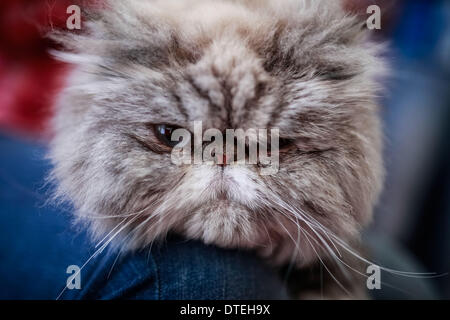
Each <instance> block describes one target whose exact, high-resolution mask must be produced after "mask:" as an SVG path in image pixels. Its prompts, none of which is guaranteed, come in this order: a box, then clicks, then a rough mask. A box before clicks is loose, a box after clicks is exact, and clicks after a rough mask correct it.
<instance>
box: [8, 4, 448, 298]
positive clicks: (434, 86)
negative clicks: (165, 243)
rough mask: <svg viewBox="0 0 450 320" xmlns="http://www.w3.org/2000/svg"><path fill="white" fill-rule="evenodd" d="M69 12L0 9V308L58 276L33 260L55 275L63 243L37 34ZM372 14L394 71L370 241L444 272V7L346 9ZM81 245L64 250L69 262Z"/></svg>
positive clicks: (50, 7)
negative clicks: (52, 197) (51, 194)
mask: <svg viewBox="0 0 450 320" xmlns="http://www.w3.org/2000/svg"><path fill="white" fill-rule="evenodd" d="M70 4H71V1H65V0H57V1H55V0H34V1H28V0H2V1H0V288H1V289H0V298H36V297H41V298H42V297H54V296H55V292H54V290H53V289H50V288H49V286H48V285H46V284H48V282H49V281H53V282H54V281H55V280H57V281H61V283H63V284H64V283H65V280H64V279H65V276H66V275H65V273H64V272H61V276H60V278H58V279H54V274H53V273H52V272H51V271H49V270H48V268H45V267H40V264H39V263H36V261H40V260H42V259H46V263H47V265H48V264H52V265H54V266H55V268H56V266H58V267H59V266H60V265H61V269H60V270H64V268H65V267H64V266H63V265H62V260H63V259H62V257H63V253H61V252H60V251H59V250H58V249H57V246H56V245H55V241H59V240H58V239H60V241H65V240H63V239H65V238H63V237H62V236H61V235H62V234H64V232H67V230H68V227H69V226H68V225H67V222H66V221H67V219H66V215H67V214H68V212H65V211H64V210H61V209H60V208H55V207H54V206H52V205H47V204H46V199H47V193H48V189H47V187H46V186H45V175H46V173H47V171H48V170H49V167H50V166H49V163H48V161H46V160H45V157H44V156H45V150H46V141H47V138H48V134H49V133H48V130H47V129H46V128H47V124H48V118H49V116H50V115H51V112H52V105H53V103H54V99H55V95H56V94H57V92H58V90H60V88H61V87H62V85H63V81H64V78H65V76H66V75H67V72H69V68H68V67H67V66H65V65H63V64H61V63H59V62H56V61H54V60H53V59H52V58H51V57H50V56H49V54H48V50H49V49H50V48H53V47H54V44H52V43H51V42H50V41H48V40H44V38H43V31H42V30H43V29H42V27H49V26H50V27H53V28H64V27H65V21H66V18H67V17H68V14H67V13H66V8H67V7H68V6H69V5H70ZM370 4H378V5H379V6H380V7H381V8H382V17H383V19H382V26H381V27H382V28H381V30H376V31H373V32H374V36H375V37H376V38H377V39H378V40H380V41H388V43H389V44H390V50H389V52H388V53H387V56H388V60H389V61H390V64H391V69H392V75H391V77H390V78H389V79H387V80H386V81H385V87H386V94H385V95H384V96H383V98H382V101H381V102H382V105H383V109H382V115H383V119H384V131H385V144H386V147H385V161H386V167H387V179H386V184H385V192H384V194H383V196H382V198H381V200H380V203H379V205H378V207H377V208H376V215H375V219H374V223H373V225H372V227H371V230H370V233H371V234H374V235H376V236H377V237H381V238H383V239H384V240H386V241H389V243H393V244H394V245H395V246H397V247H398V248H400V250H401V251H402V252H405V254H406V255H407V256H409V258H410V259H412V260H415V261H416V263H417V264H418V265H421V270H426V271H429V272H436V273H439V274H440V273H446V272H449V271H450V147H449V146H450V126H449V125H448V124H449V120H450V90H449V89H450V87H449V84H450V81H449V80H450V1H447V0H440V1H439V0H435V1H431V0H428V1H427V0H423V1H419V0H408V1H402V0H397V1H395V0H393V1H366V0H361V1H351V0H350V1H347V5H348V8H349V10H357V11H358V12H359V13H360V14H365V8H367V6H368V5H370ZM61 211H62V212H61ZM36 217H38V219H36ZM55 230H57V234H56V235H55ZM58 237H60V238H58ZM82 245H83V244H82V243H81V242H77V241H76V240H73V241H71V242H70V243H66V246H67V250H68V251H70V250H74V251H75V250H76V248H78V247H79V246H82ZM71 258H72V259H74V260H76V258H78V257H75V256H73V257H71ZM64 263H65V262H64ZM31 267H32V268H31ZM11 270H14V272H13V273H11ZM30 270H32V271H30ZM406 271H416V270H406ZM27 282H33V283H34V286H33V287H32V288H30V286H29V285H27V284H26V283H27ZM430 283H431V287H432V290H433V292H434V293H433V297H436V298H445V299H449V298H450V276H442V277H438V278H435V279H432V280H430Z"/></svg>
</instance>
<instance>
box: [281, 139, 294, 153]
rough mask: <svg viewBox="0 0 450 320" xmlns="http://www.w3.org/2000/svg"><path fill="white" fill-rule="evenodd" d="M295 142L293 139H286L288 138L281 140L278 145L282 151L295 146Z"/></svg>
mask: <svg viewBox="0 0 450 320" xmlns="http://www.w3.org/2000/svg"><path fill="white" fill-rule="evenodd" d="M294 142H295V141H294V140H293V139H286V138H280V139H279V142H278V145H279V148H280V150H282V149H286V148H289V147H290V146H292V145H293V144H294Z"/></svg>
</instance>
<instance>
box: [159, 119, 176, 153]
mask: <svg viewBox="0 0 450 320" xmlns="http://www.w3.org/2000/svg"><path fill="white" fill-rule="evenodd" d="M179 128H180V127H176V126H171V125H166V124H157V125H155V127H154V129H155V135H156V137H157V138H158V140H159V141H160V142H161V143H163V144H164V145H166V146H167V147H170V148H173V147H175V146H176V145H177V144H178V143H179V142H180V141H172V134H173V132H174V131H175V130H176V129H179Z"/></svg>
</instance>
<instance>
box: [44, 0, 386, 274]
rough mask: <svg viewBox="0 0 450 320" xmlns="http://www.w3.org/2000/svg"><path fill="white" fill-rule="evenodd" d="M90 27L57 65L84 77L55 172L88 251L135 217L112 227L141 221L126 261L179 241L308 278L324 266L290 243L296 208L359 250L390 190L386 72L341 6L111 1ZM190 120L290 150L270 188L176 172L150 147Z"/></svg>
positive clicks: (74, 94) (214, 170)
mask: <svg viewBox="0 0 450 320" xmlns="http://www.w3.org/2000/svg"><path fill="white" fill-rule="evenodd" d="M90 17H92V18H91V19H88V21H87V22H86V23H85V24H84V25H83V26H84V28H85V30H84V32H83V33H81V34H73V33H66V34H56V35H55V38H57V39H59V40H60V41H62V42H63V43H64V44H65V46H66V47H67V48H68V50H66V51H65V52H60V53H58V54H57V55H58V56H59V57H60V58H61V59H64V60H66V61H69V62H71V63H73V64H75V66H76V68H75V70H74V72H73V74H72V76H71V78H70V80H69V81H68V85H67V88H66V89H65V91H64V92H63V94H62V95H61V97H60V100H59V104H58V109H57V112H56V115H55V117H54V120H53V129H54V138H53V140H52V143H51V151H50V158H51V159H52V161H53V164H54V169H53V174H52V176H53V177H54V179H55V180H56V181H57V183H58V196H62V197H67V198H68V199H70V201H72V202H73V203H74V205H75V207H76V209H77V212H78V217H79V220H80V221H81V222H85V223H87V224H88V225H89V228H90V230H91V231H92V234H93V235H94V236H96V237H97V238H101V236H102V235H104V234H105V233H107V232H109V231H110V230H111V229H113V228H114V227H115V226H116V225H117V224H118V223H120V222H122V221H123V220H124V219H125V220H126V222H129V220H131V217H132V216H131V217H130V216H128V217H115V218H114V217H113V216H118V215H127V214H131V213H136V212H140V215H139V217H138V218H136V219H135V220H134V221H132V222H130V223H129V224H128V225H127V226H126V227H125V228H124V230H123V232H121V234H120V236H118V237H117V239H122V240H123V239H125V240H123V241H120V240H117V242H116V243H118V244H120V245H121V246H122V247H125V248H127V249H138V248H142V247H145V246H146V245H148V244H150V243H151V242H153V241H154V240H156V239H159V238H161V237H162V236H164V235H165V234H166V233H167V232H177V233H179V234H181V235H183V236H185V237H187V238H195V239H201V240H203V241H205V242H206V243H213V244H216V245H219V246H222V247H238V248H250V249H256V250H258V251H259V252H261V253H262V254H263V255H265V256H268V257H270V258H271V259H272V261H274V262H276V263H279V264H283V263H286V262H288V261H289V260H290V259H291V258H292V257H293V256H295V257H296V262H297V264H298V265H300V266H301V265H307V264H310V263H312V262H313V261H316V259H317V256H316V255H315V253H314V251H313V250H312V249H311V245H310V243H308V242H307V241H304V240H303V241H300V242H299V244H298V247H296V245H295V243H294V242H293V241H292V238H294V239H297V236H298V227H297V225H296V224H295V223H294V222H293V221H294V217H293V216H292V217H291V216H290V213H289V212H288V211H285V210H284V209H282V208H283V205H282V204H288V205H289V206H290V207H292V208H295V209H298V210H301V211H302V212H304V213H305V214H308V215H310V216H312V217H313V218H314V219H315V220H317V221H318V222H320V224H322V225H323V226H325V227H326V228H328V229H329V230H330V231H331V232H333V233H334V234H336V235H337V236H339V237H340V238H342V239H344V240H347V241H352V240H353V239H355V238H357V237H358V234H359V231H360V229H361V227H362V226H364V225H366V224H367V223H368V222H369V221H370V219H371V216H372V208H373V205H374V203H375V201H376V200H377V197H378V194H379V192H380V189H381V185H382V177H383V166H382V159H381V134H380V124H379V119H378V107H377V105H376V102H375V98H376V95H377V91H378V85H377V82H376V81H377V77H378V76H380V75H382V74H383V72H384V64H383V61H382V60H381V59H380V58H379V57H378V56H379V51H380V49H381V47H380V46H379V45H376V44H374V43H371V42H370V41H369V39H368V34H367V33H368V31H367V30H366V29H365V28H363V22H362V21H360V20H358V19H357V18H356V17H353V16H351V15H347V14H346V13H344V11H343V10H342V9H341V8H340V5H339V2H338V1H324V0H321V1H317V0H314V1H308V0H295V1H289V0H286V1H280V0H273V1H269V0H263V1H261V0H254V1H250V0H248V1H244V0H242V1H238V0H236V1H231V0H230V1H226V0H215V1H214V0H209V1H208V0H161V1H151V0H148V1H138V0H131V1H109V5H108V6H107V7H106V8H105V9H103V10H100V11H99V12H95V13H94V14H92V13H90ZM194 120H201V121H203V127H204V129H205V130H206V129H208V128H218V129H226V128H242V129H244V130H246V129H248V128H268V129H270V128H275V127H276V128H279V129H280V136H281V137H282V138H285V139H292V140H295V147H294V148H291V149H289V150H288V151H286V152H284V153H282V154H281V155H280V170H279V172H278V173H277V174H275V175H273V176H262V175H260V174H259V171H258V168H257V166H248V165H247V166H230V167H227V168H226V169H225V171H222V168H221V167H219V166H217V167H216V166H209V165H189V166H182V167H177V166H176V165H174V164H172V163H171V160H170V154H168V153H157V152H152V151H151V150H149V149H148V148H146V147H145V143H151V141H154V136H153V131H152V130H151V128H150V126H151V125H152V124H161V123H163V124H172V125H177V126H180V127H186V128H189V129H190V128H191V126H192V121H194ZM140 142H144V144H143V143H140ZM98 216H101V217H108V216H109V217H111V218H110V219H99V218H98ZM302 227H304V228H306V229H307V228H308V227H307V226H306V225H304V224H303V225H302ZM310 234H311V235H314V234H313V233H312V232H310ZM127 236H128V237H127ZM298 250H300V252H299V253H298V254H296V255H294V251H298ZM317 251H318V252H319V253H320V254H321V255H327V254H329V253H328V252H326V250H324V249H323V248H320V247H318V248H317Z"/></svg>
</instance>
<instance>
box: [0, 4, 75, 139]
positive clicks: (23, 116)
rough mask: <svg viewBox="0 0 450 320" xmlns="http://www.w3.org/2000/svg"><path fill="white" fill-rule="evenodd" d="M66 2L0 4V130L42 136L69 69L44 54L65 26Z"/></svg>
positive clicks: (45, 131) (66, 15) (51, 46)
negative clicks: (53, 35)
mask: <svg viewBox="0 0 450 320" xmlns="http://www.w3.org/2000/svg"><path fill="white" fill-rule="evenodd" d="M72 2H73V1H68V0H34V1H29V0H2V1H0V129H1V130H7V131H9V132H11V131H13V132H15V133H19V134H25V135H27V136H33V137H43V136H45V135H46V134H47V133H48V131H47V123H48V122H47V120H48V118H49V116H50V115H51V106H52V105H53V102H54V99H55V96H56V93H57V92H58V90H59V89H60V88H61V87H62V84H63V79H64V75H65V73H66V72H67V70H68V66H67V65H64V64H63V63H61V62H58V61H55V60H54V59H53V58H52V57H51V56H50V54H49V53H48V51H49V49H50V48H54V47H55V44H54V43H52V42H51V41H50V40H48V39H45V34H46V33H47V32H49V31H50V30H51V29H52V28H62V27H64V26H65V23H66V22H65V17H68V16H69V14H67V13H66V9H67V7H68V6H69V5H70V4H71V3H72Z"/></svg>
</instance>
